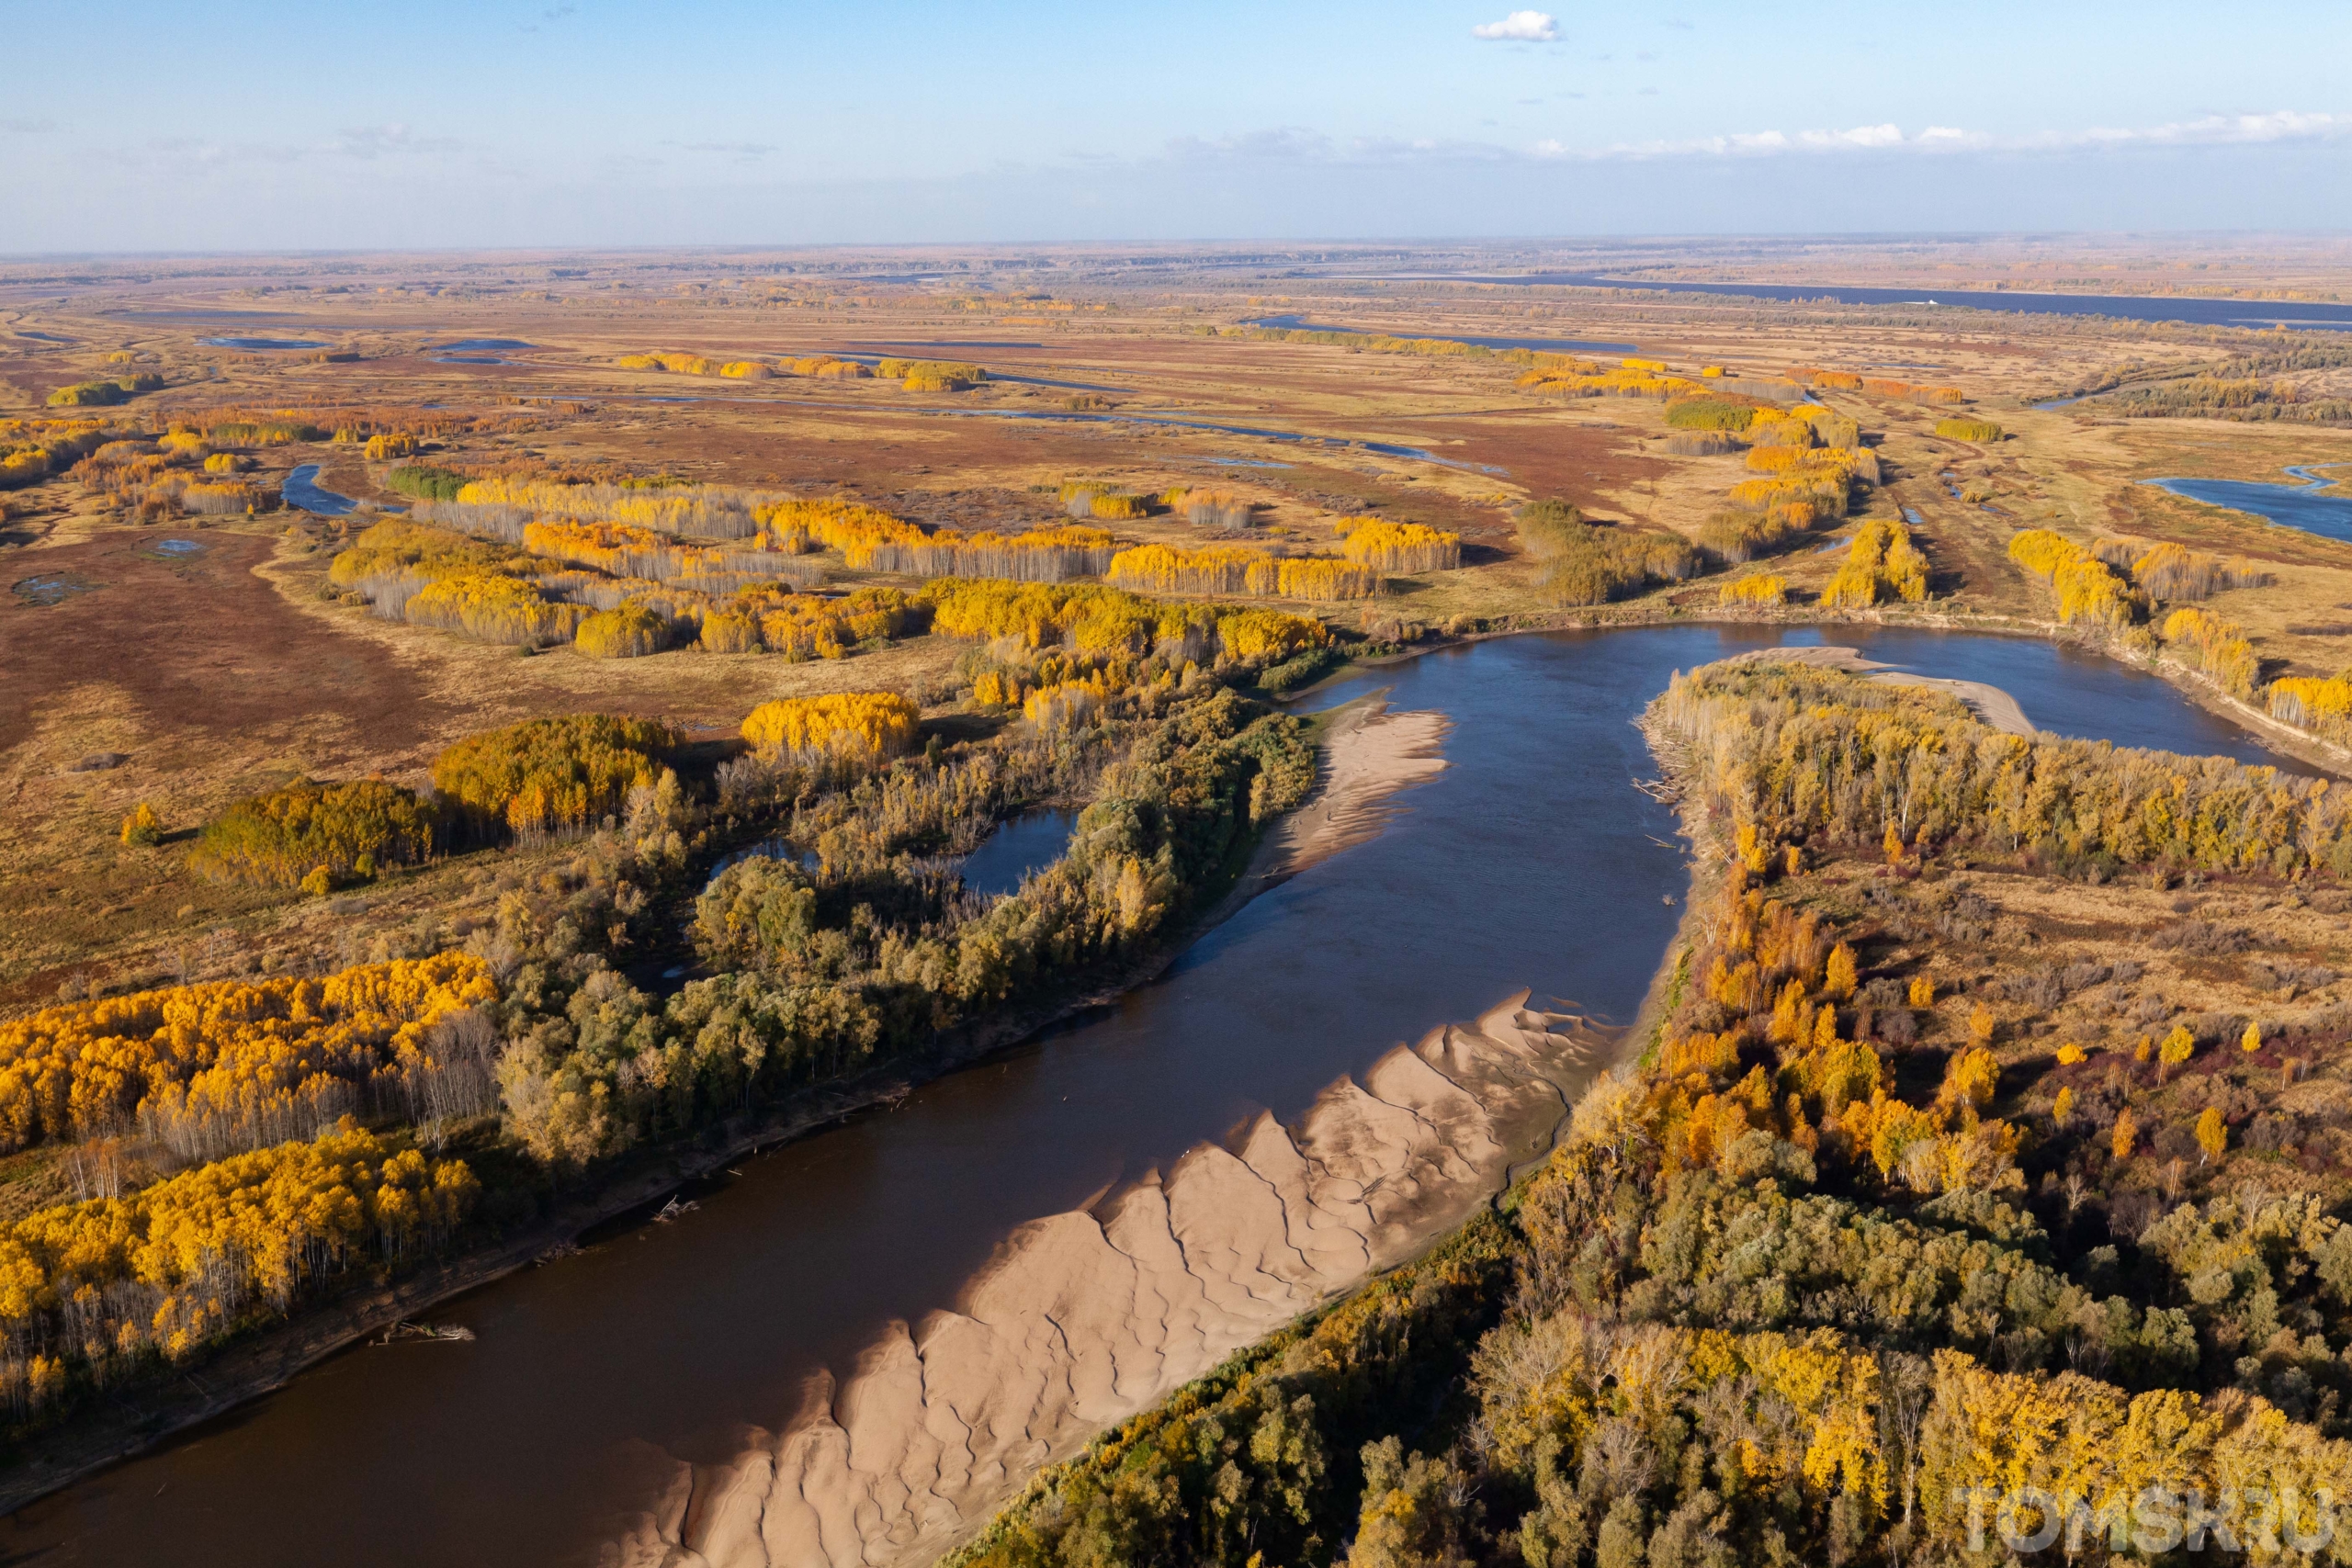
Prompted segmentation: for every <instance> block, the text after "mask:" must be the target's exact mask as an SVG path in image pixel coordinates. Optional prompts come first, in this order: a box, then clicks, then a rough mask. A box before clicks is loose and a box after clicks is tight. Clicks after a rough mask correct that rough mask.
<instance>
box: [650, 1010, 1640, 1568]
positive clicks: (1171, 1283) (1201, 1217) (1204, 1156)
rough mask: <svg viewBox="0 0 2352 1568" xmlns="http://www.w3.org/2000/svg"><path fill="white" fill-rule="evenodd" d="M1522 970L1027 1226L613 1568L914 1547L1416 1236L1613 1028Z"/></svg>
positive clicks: (1560, 1109)
mask: <svg viewBox="0 0 2352 1568" xmlns="http://www.w3.org/2000/svg"><path fill="white" fill-rule="evenodd" d="M1526 1002H1527V996H1526V993H1524V992H1521V994H1520V995H1519V996H1517V997H1514V998H1511V999H1510V1000H1509V1001H1507V1002H1505V1003H1504V1004H1502V1005H1501V1006H1499V1007H1498V1008H1496V1009H1495V1010H1492V1011H1491V1012H1488V1013H1487V1015H1486V1016H1484V1017H1483V1018H1480V1019H1479V1020H1477V1021H1476V1022H1475V1023H1472V1024H1468V1025H1453V1026H1449V1027H1446V1028H1443V1029H1441V1030H1438V1031H1436V1032H1433V1033H1431V1034H1430V1036H1429V1037H1428V1038H1427V1039H1425V1040H1423V1041H1422V1042H1421V1043H1419V1044H1418V1045H1414V1046H1404V1045H1399V1046H1397V1048H1395V1049H1394V1050H1392V1051H1390V1052H1389V1053H1388V1054H1387V1055H1385V1056H1383V1057H1381V1058H1380V1060H1379V1061H1378V1062H1376V1063H1375V1064H1374V1066H1373V1067H1372V1068H1371V1070H1370V1071H1368V1072H1366V1073H1365V1074H1364V1075H1363V1082H1362V1083H1361V1084H1359V1083H1357V1082H1356V1081H1355V1080H1354V1079H1352V1078H1341V1079H1340V1080H1339V1081H1338V1082H1337V1083H1334V1084H1333V1085H1332V1086H1331V1087H1330V1088H1329V1089H1326V1090H1324V1091H1323V1093H1322V1094H1321V1095H1320V1096H1319V1097H1317V1100H1316V1101H1315V1103H1314V1105H1313V1106H1312V1107H1310V1108H1309V1109H1308V1111H1306V1114H1305V1115H1304V1116H1302V1117H1301V1118H1300V1119H1299V1120H1298V1122H1296V1123H1295V1124H1294V1125H1292V1126H1289V1127H1284V1126H1283V1125H1282V1124H1281V1123H1279V1122H1275V1121H1274V1120H1273V1118H1272V1116H1270V1115H1265V1114H1262V1113H1261V1115H1260V1116H1259V1117H1258V1118H1257V1119H1256V1120H1255V1121H1253V1122H1250V1123H1249V1124H1248V1125H1247V1126H1245V1127H1244V1128H1243V1129H1241V1131H1240V1132H1239V1133H1238V1134H1237V1135H1236V1137H1235V1138H1234V1139H1233V1140H1232V1141H1231V1142H1230V1143H1229V1144H1227V1145H1215V1144H1203V1145H1197V1146H1195V1147H1194V1148H1193V1149H1192V1150H1190V1151H1189V1152H1187V1153H1186V1154H1185V1155H1184V1156H1182V1158H1181V1159H1179V1160H1177V1161H1176V1162H1175V1164H1174V1165H1173V1166H1172V1167H1171V1168H1170V1169H1169V1170H1168V1171H1167V1172H1165V1173H1164V1174H1162V1173H1159V1172H1153V1173H1152V1174H1150V1175H1148V1176H1147V1177H1146V1178H1144V1179H1142V1180H1140V1181H1138V1182H1136V1183H1135V1184H1133V1185H1131V1186H1129V1187H1126V1188H1125V1189H1124V1190H1119V1191H1116V1192H1114V1193H1113V1194H1111V1195H1110V1196H1108V1197H1106V1198H1105V1199H1103V1201H1100V1202H1098V1203H1096V1204H1095V1205H1093V1206H1092V1207H1091V1209H1088V1210H1082V1211H1079V1212H1075V1213H1064V1214H1056V1215H1053V1216H1051V1217H1049V1218H1046V1219H1042V1220H1037V1221H1035V1222H1033V1223H1031V1224H1027V1225H1024V1226H1023V1227H1022V1228H1021V1229H1020V1230H1019V1231H1017V1232H1015V1233H1014V1234H1013V1235H1012V1237H1011V1238H1010V1239H1009V1240H1008V1241H1007V1242H1006V1243H1005V1245H1004V1246H1003V1247H1001V1249H1000V1250H999V1252H998V1255H997V1257H996V1258H995V1259H994V1260H993V1261H992V1262H991V1263H990V1264H989V1266H988V1267H987V1268H986V1269H983V1270H981V1272H980V1273H979V1274H978V1276H977V1277H976V1278H974V1279H973V1280H971V1281H970V1282H969V1283H968V1284H967V1286H966V1288H965V1290H964V1292H963V1294H962V1299H961V1301H960V1302H959V1303H958V1305H957V1308H956V1311H953V1312H941V1313H934V1314H932V1315H931V1316H929V1317H928V1318H926V1319H924V1320H923V1321H922V1323H920V1324H917V1325H911V1326H910V1325H906V1324H904V1323H899V1324H893V1325H891V1326H890V1327H889V1329H888V1331H887V1332H885V1333H884V1334H883V1335H882V1336H881V1337H880V1338H879V1339H878V1340H877V1341H876V1343H875V1344H874V1345H873V1346H872V1347H871V1348H868V1349H867V1351H866V1352H865V1354H864V1355H863V1356H862V1357H860V1358H859V1359H858V1362H857V1364H856V1366H855V1368H854V1370H853V1371H850V1373H849V1374H848V1375H847V1376H846V1377H844V1378H842V1380H841V1381H840V1382H839V1383H838V1385H836V1383H835V1382H834V1381H833V1379H832V1378H831V1376H830V1375H827V1376H824V1377H820V1378H819V1379H818V1380H816V1382H814V1383H813V1384H812V1386H811V1387H810V1388H809V1390H808V1391H807V1395H806V1398H805V1402H804V1404H803V1407H802V1409H801V1410H800V1411H799V1412H798V1413H797V1415H795V1416H793V1417H792V1418H791V1419H789V1420H788V1421H786V1423H785V1424H784V1425H783V1427H782V1428H781V1429H780V1430H779V1431H777V1432H775V1433H769V1432H766V1431H754V1432H752V1433H749V1434H747V1438H746V1442H745V1446H744V1449H743V1450H742V1452H741V1454H740V1455H739V1457H738V1458H737V1459H736V1460H734V1461H732V1462H730V1463H728V1464H724V1465H718V1466H703V1467H693V1466H687V1465H684V1464H681V1465H679V1466H678V1468H677V1472H676V1475H675V1478H674V1480H673V1483H672V1484H671V1485H670V1487H669V1488H668V1489H667V1491H666V1493H665V1495H663V1496H662V1499H661V1501H660V1502H659V1503H658V1504H657V1505H656V1506H654V1508H653V1509H652V1510H651V1511H650V1512H649V1513H648V1514H646V1515H644V1516H641V1517H639V1519H638V1520H637V1521H636V1522H635V1523H634V1526H633V1528H632V1529H630V1531H629V1533H628V1537H627V1538H626V1539H625V1540H622V1541H619V1542H616V1543H615V1544H614V1545H613V1546H612V1547H610V1548H608V1549H607V1550H606V1551H605V1554H604V1559H603V1561H604V1562H605V1564H606V1565H607V1568H852V1565H856V1568H882V1565H885V1564H888V1565H891V1568H905V1565H912V1564H920V1563H924V1562H931V1561H933V1560H934V1559H936V1558H937V1557H939V1556H940V1555H941V1554H942V1553H943V1552H944V1551H947V1550H948V1549H950V1548H951V1547H953V1546H955V1545H956V1544H957V1543H958V1542H959V1541H961V1540H965V1539H967V1538H968V1537H969V1536H970V1535H971V1534H972V1533H973V1532H974V1531H976V1530H977V1529H978V1528H979V1527H980V1526H981V1525H983V1524H985V1523H986V1522H987V1520H988V1519H989V1517H990V1516H991V1515H992V1514H993V1513H994V1511H995V1510H996V1509H997V1508H998V1507H999V1506H1001V1505H1002V1504H1003V1503H1004V1502H1005V1501H1006V1500H1007V1499H1008V1498H1010V1497H1011V1496H1012V1494H1013V1493H1014V1492H1015V1491H1017V1490H1018V1489H1019V1488H1020V1487H1021V1485H1022V1484H1023V1483H1024V1482H1026V1481H1027V1480H1028V1478H1029V1477H1030V1476H1031V1475H1033V1474H1034V1473H1035V1472H1036V1471H1037V1470H1038V1469H1039V1468H1041V1467H1042V1466H1044V1465H1046V1464H1047V1463H1050V1462H1053V1461H1057V1460H1060V1459H1064V1458H1067V1457H1069V1455H1070V1454H1072V1453H1075V1452H1077V1451H1078V1450H1080V1449H1081V1448H1082V1447H1083V1446H1084V1445H1085V1444H1086V1443H1087V1442H1088V1441H1089V1440H1090V1439H1091V1438H1092V1437H1093V1436H1094V1435H1095V1434H1096V1433H1097V1432H1099V1431H1101V1430H1103V1428H1104V1427H1109V1426H1111V1425H1113V1424H1114V1423H1116V1422H1119V1421H1122V1420H1124V1419H1125V1418H1126V1417H1127V1416H1132V1415H1134V1414H1136V1412H1137V1411H1140V1410H1142V1409H1144V1408H1146V1407H1147V1406H1148V1405H1150V1404H1153V1403H1154V1402H1155V1401H1157V1400H1159V1399H1160V1398H1162V1397H1164V1396H1165V1395H1166V1394H1168V1393H1170V1391H1172V1390H1174V1389H1176V1388H1177V1387H1179V1386H1180V1385H1182V1384H1183V1383H1185V1382H1189V1381H1191V1380H1192V1379H1193V1378H1195V1377H1198V1376H1200V1375H1201V1374H1202V1373H1204V1372H1205V1371H1209V1370H1210V1369H1211V1368H1213V1367H1215V1366H1216V1364H1217V1363H1218V1362H1220V1361H1222V1360H1223V1359H1225V1358H1226V1357H1227V1356H1229V1355H1231V1354H1232V1353H1233V1352H1234V1351H1236V1350H1238V1349H1239V1348H1242V1347H1243V1346H1245V1345H1248V1344H1250V1342H1252V1341H1253V1340H1256V1339H1258V1338H1261V1337H1263V1336H1265V1335H1266V1334H1268V1333H1270V1332H1272V1330H1274V1329H1276V1328H1278V1327H1280V1326H1281V1325H1283V1324H1284V1323H1287V1322H1288V1321H1290V1320H1291V1319H1292V1318H1294V1317H1295V1316H1297V1315H1298V1314H1300V1313H1302V1312H1305V1311H1306V1310H1308V1309H1309V1308H1311V1307H1314V1306H1316V1305H1317V1304H1319V1303H1323V1302H1325V1301H1328V1300H1329V1299H1330V1298H1331V1297H1332V1296H1333V1295H1335V1294H1337V1293H1339V1292H1342V1291H1345V1290H1347V1289H1348V1288H1350V1287H1351V1286H1352V1285H1354V1284H1356V1283H1357V1282H1358V1281H1360V1280H1363V1278H1364V1277H1365V1276H1366V1275H1367V1274H1369V1273H1371V1272H1373V1271H1374V1270H1377V1269H1384V1268H1387V1267H1389V1266H1391V1265H1393V1264H1395V1263H1397V1262H1399V1261H1401V1260H1403V1259H1404V1258H1408V1257H1410V1256H1411V1255H1412V1254H1413V1253H1414V1252H1416V1251H1417V1250H1419V1248H1420V1247H1423V1246H1425V1245H1427V1243H1428V1242H1429V1241H1430V1240H1431V1239H1432V1238H1433V1237H1435V1236H1436V1235H1440V1234H1442V1232H1444V1231H1445V1230H1447V1229H1450V1228H1451V1227H1453V1226H1454V1225H1456V1224H1460V1223H1461V1221H1462V1220H1463V1219H1464V1217H1466V1216H1467V1215H1468V1214H1469V1213H1471V1212H1473V1211H1474V1210H1475V1209H1476V1206H1477V1205H1478V1204H1479V1203H1481V1202H1484V1201H1487V1199H1488V1198H1489V1197H1491V1196H1492V1195H1493V1194H1494V1193H1495V1192H1497V1191H1499V1190H1501V1189H1502V1188H1503V1187H1504V1186H1505V1185H1506V1184H1507V1183H1508V1181H1509V1180H1510V1174H1511V1171H1512V1169H1513V1168H1514V1167H1515V1166H1518V1165H1521V1164H1522V1163H1524V1162H1526V1161H1529V1160H1531V1159H1533V1158H1536V1157H1538V1156H1541V1155H1543V1154H1544V1152H1545V1151H1546V1150H1547V1149H1548V1148H1549V1147H1550V1146H1551V1142H1552V1137H1553V1134H1554V1133H1555V1130H1556V1129H1557V1128H1558V1126H1559V1125H1560V1123H1561V1122H1562V1121H1563V1120H1564V1118H1565V1116H1566V1108H1567V1106H1568V1105H1569V1103H1570V1102H1571V1101H1572V1100H1573V1099H1574V1097H1575V1095H1576V1093H1577V1091H1578V1090H1579V1089H1581V1087H1582V1085H1583V1083H1584V1081H1585V1080H1586V1079H1588V1078H1589V1077H1590V1075H1591V1073H1592V1072H1593V1071H1594V1070H1596V1068H1597V1067H1598V1066H1600V1064H1601V1063H1603V1062H1604V1061H1605V1060H1606V1059H1607V1056H1608V1054H1609V1047H1610V1045H1611V1043H1612V1041H1613V1038H1614V1037H1613V1035H1612V1034H1611V1032H1608V1031H1606V1030H1603V1029H1600V1028H1599V1027H1597V1026H1595V1025H1593V1024H1592V1023H1590V1022H1589V1021H1587V1020H1585V1019H1582V1018H1579V1017H1577V1016H1575V1015H1573V1014H1565V1013H1550V1012H1542V1011H1536V1010H1531V1009H1529V1008H1528V1007H1527V1006H1526Z"/></svg>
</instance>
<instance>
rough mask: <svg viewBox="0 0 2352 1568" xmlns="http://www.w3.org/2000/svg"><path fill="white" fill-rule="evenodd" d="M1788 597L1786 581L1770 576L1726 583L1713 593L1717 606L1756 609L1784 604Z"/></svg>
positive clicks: (1745, 578)
mask: <svg viewBox="0 0 2352 1568" xmlns="http://www.w3.org/2000/svg"><path fill="white" fill-rule="evenodd" d="M1788 596H1789V582H1788V579H1786V578H1784V577H1773V576H1770V575H1765V576H1758V577H1743V578H1741V579H1740V580H1739V581H1736V582H1726V583H1724V585H1723V586H1722V587H1721V588H1719V589H1717V590H1716V591H1715V599H1716V602H1717V603H1718V604H1736V605H1754V606H1757V607H1758V608H1762V607H1764V606H1766V605H1773V604H1782V603H1785V602H1786V601H1787V599H1788Z"/></svg>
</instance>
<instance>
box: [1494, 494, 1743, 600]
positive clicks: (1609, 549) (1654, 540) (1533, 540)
mask: <svg viewBox="0 0 2352 1568" xmlns="http://www.w3.org/2000/svg"><path fill="white" fill-rule="evenodd" d="M1518 523H1519V537H1520V545H1521V548H1523V549H1524V550H1525V551H1526V552H1527V554H1528V555H1529V556H1530V557H1531V558H1533V559H1535V560H1536V561H1538V562H1541V563H1542V565H1543V572H1542V575H1541V576H1540V578H1539V579H1538V586H1539V587H1540V588H1542V589H1543V590H1544V592H1547V593H1549V594H1550V595H1551V597H1552V598H1553V599H1554V600H1555V602H1557V603H1559V604H1604V603H1606V602H1607V601H1609V600H1611V599H1614V598H1618V597H1620V596H1621V595H1623V594H1625V593H1628V592H1639V591H1640V590H1642V589H1644V588H1646V587H1647V586H1649V584H1650V582H1651V581H1653V580H1656V581H1666V582H1680V581H1686V580H1688V579H1690V578H1692V577H1695V576H1697V575H1698V572H1699V554H1698V552H1697V551H1696V550H1694V549H1692V548H1691V546H1690V544H1689V542H1688V541H1686V540H1684V539H1682V538H1680V537H1679V536H1674V535H1670V534H1636V533H1630V532H1626V531H1624V530H1621V529H1617V528H1604V527H1598V526H1595V525H1592V524H1589V523H1587V522H1586V521H1585V520H1584V514H1583V513H1581V512H1578V511H1577V509H1576V508H1575V507H1574V506H1571V505H1569V504H1568V503H1567V502H1565V501H1536V502H1529V503H1528V504H1526V505H1525V506H1522V507H1521V508H1520V509H1519V516H1518Z"/></svg>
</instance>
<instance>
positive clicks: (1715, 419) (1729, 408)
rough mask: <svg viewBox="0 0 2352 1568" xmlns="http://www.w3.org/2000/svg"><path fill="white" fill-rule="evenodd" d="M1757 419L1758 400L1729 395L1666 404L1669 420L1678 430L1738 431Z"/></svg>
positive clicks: (1678, 399) (1679, 399)
mask: <svg viewBox="0 0 2352 1568" xmlns="http://www.w3.org/2000/svg"><path fill="white" fill-rule="evenodd" d="M1755 422H1756V405H1755V404H1753V403H1747V402H1734V401H1732V400H1730V399H1728V398H1717V397H1697V398H1677V399H1675V400H1673V401H1671V402H1669V403H1668V404H1667V405H1666V423H1668V425H1669V426H1670V427H1672V428H1673V429H1676V430H1716V431H1733V432H1736V431H1742V430H1746V429H1747V427H1748V426H1749V425H1750V424H1753V423H1755Z"/></svg>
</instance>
